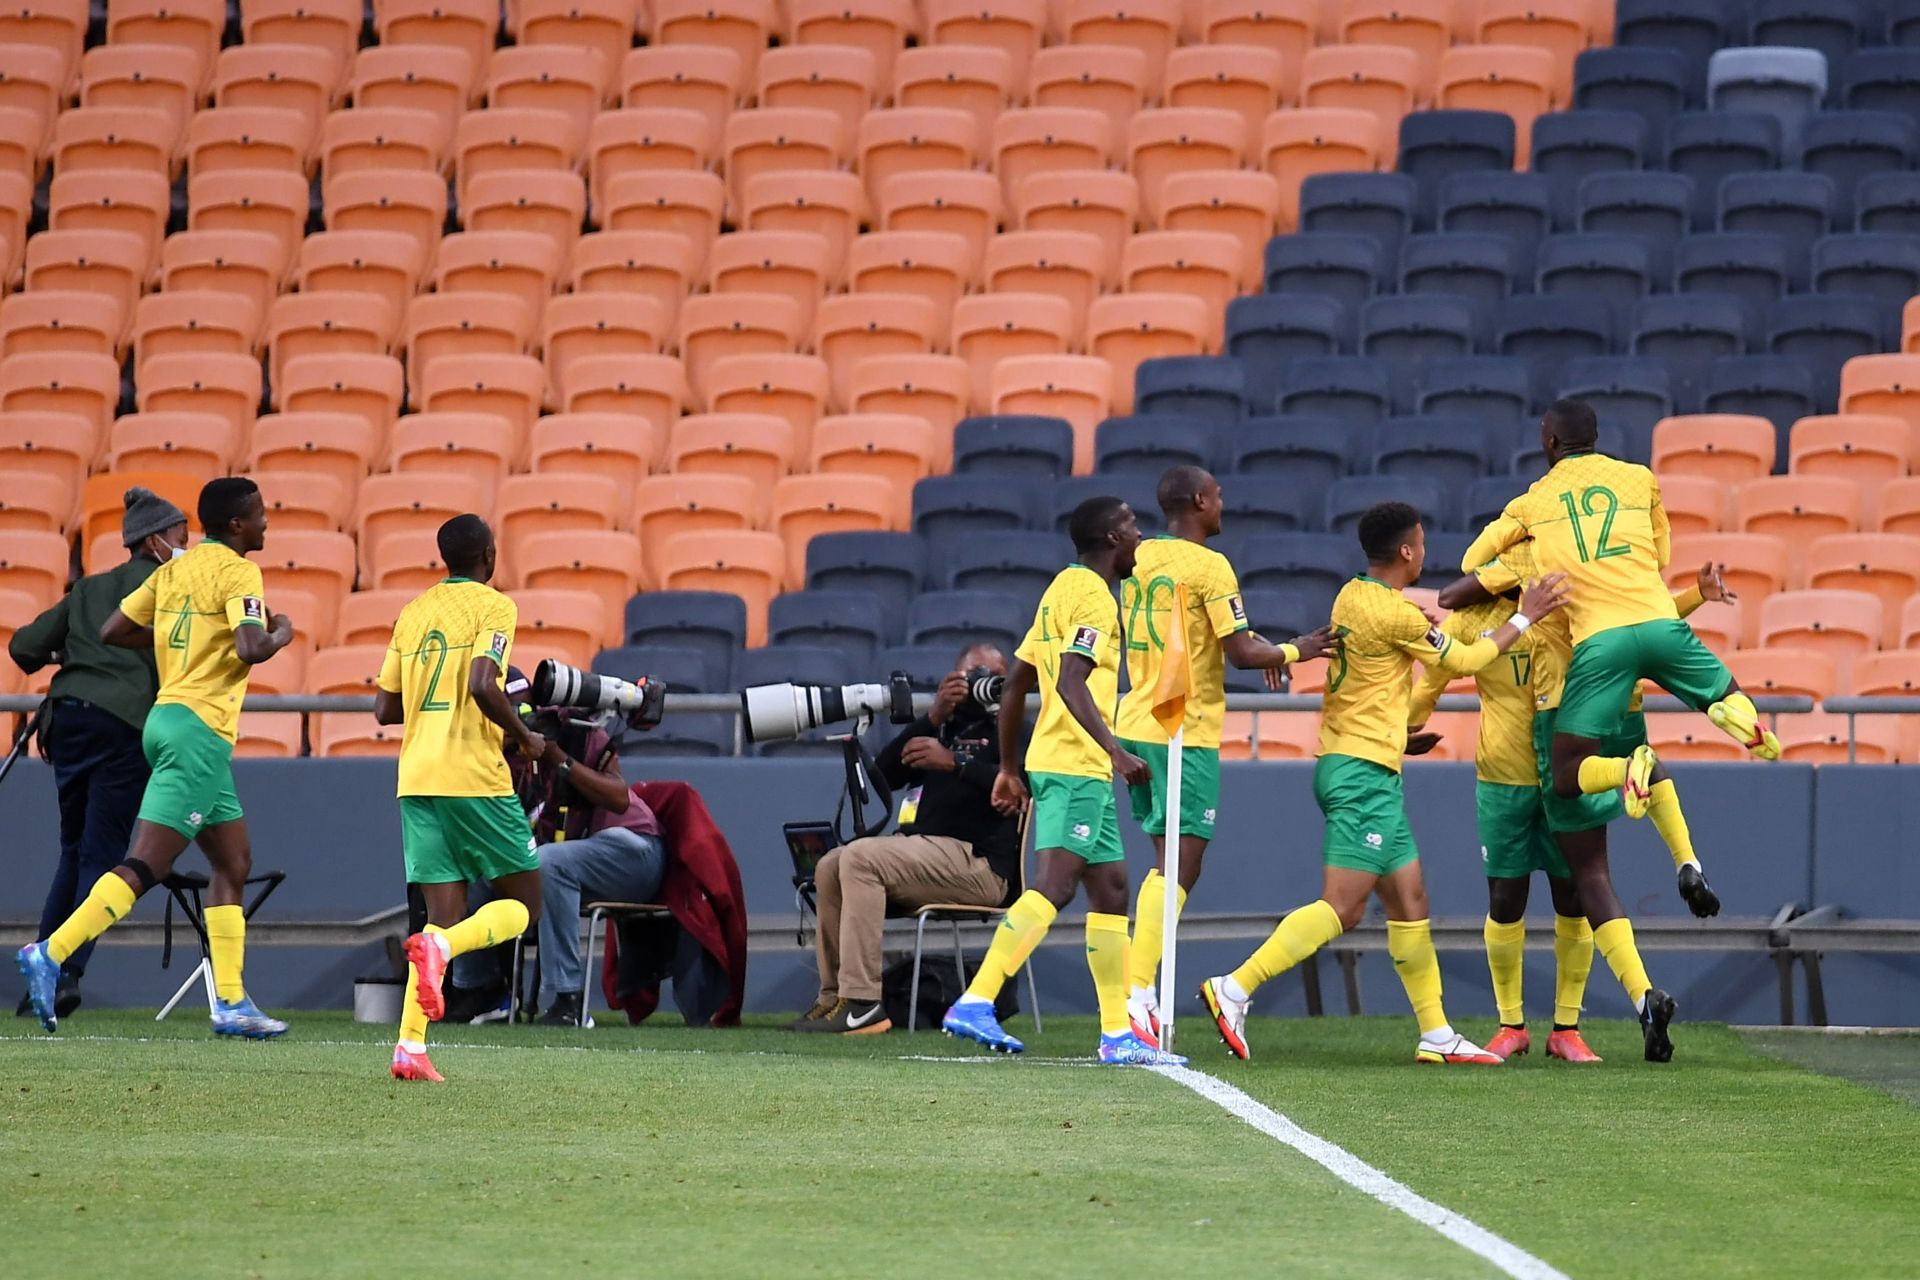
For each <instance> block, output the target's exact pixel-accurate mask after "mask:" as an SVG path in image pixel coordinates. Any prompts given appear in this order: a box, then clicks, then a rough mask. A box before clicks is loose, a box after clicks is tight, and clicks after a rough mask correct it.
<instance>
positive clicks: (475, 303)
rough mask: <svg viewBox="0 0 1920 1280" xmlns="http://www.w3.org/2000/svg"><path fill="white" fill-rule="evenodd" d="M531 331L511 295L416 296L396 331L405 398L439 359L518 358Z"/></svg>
mask: <svg viewBox="0 0 1920 1280" xmlns="http://www.w3.org/2000/svg"><path fill="white" fill-rule="evenodd" d="M291 296H292V297H300V296H303V295H300V294H294V295H291ZM313 296H315V297H321V298H325V297H341V298H346V297H358V298H361V299H366V300H369V301H371V299H370V298H369V296H368V295H365V294H326V293H320V294H315V295H313ZM285 301H286V299H282V302H285ZM276 305H278V304H276ZM535 332H536V330H535V327H534V322H533V318H532V317H531V316H530V315H529V314H528V312H527V306H526V303H525V302H524V301H522V300H521V299H520V298H518V297H516V296H514V295H512V294H506V293H483V292H479V291H471V292H462V293H423V294H419V295H417V296H415V297H414V298H413V299H412V300H411V301H410V302H408V303H407V312H406V322H405V325H404V326H403V328H402V330H401V334H402V339H403V341H404V347H405V351H406V357H407V388H408V394H409V395H410V396H413V397H418V396H419V395H420V394H421V393H422V387H421V374H422V373H424V372H425V371H426V369H427V368H428V367H429V366H430V365H432V364H433V362H434V361H436V360H438V359H440V358H441V357H442V356H447V355H506V356H517V355H524V354H526V352H527V350H528V349H529V348H530V347H531V346H532V345H533V338H534V334H535Z"/></svg>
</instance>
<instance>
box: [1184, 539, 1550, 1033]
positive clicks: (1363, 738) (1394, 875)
mask: <svg viewBox="0 0 1920 1280" xmlns="http://www.w3.org/2000/svg"><path fill="white" fill-rule="evenodd" d="M1359 533H1360V547H1361V550H1363V551H1364V552H1365V553H1366V557H1367V572H1365V573H1363V574H1361V575H1360V576H1358V577H1356V578H1354V579H1353V580H1352V581H1351V582H1349V583H1347V585H1346V586H1344V587H1342V588H1341V590H1340V594H1339V596H1338V597H1336V598H1335V600H1334V603H1333V624H1334V626H1335V627H1336V628H1337V629H1338V630H1339V632H1340V635H1341V638H1342V641H1343V648H1342V649H1341V651H1340V654H1339V656H1338V657H1336V658H1334V659H1333V662H1332V665H1331V668H1330V670H1329V671H1328V673H1327V691H1326V695H1325V699H1324V701H1323V703H1322V707H1323V710H1322V712H1321V717H1320V760H1319V763H1318V764H1317V765H1315V767H1314V771H1313V795H1314V799H1315V800H1316V801H1318V802H1319V805H1320V812H1321V813H1323V814H1324V815H1326V820H1327V827H1326V836H1325V841H1324V843H1323V845H1322V846H1321V856H1322V858H1323V859H1324V860H1325V863H1326V873H1325V878H1324V879H1323V880H1322V889H1321V895H1320V898H1319V900H1318V901H1316V902H1313V903H1310V904H1309V905H1307V906H1305V907H1302V908H1301V909H1300V910H1298V911H1295V912H1293V913H1292V914H1291V915H1289V916H1288V917H1287V918H1286V919H1284V920H1282V921H1281V922H1280V926H1279V928H1277V929H1275V930H1274V931H1273V936H1272V937H1271V938H1268V939H1267V940H1266V941H1265V942H1264V943H1262V944H1261V945H1260V948H1259V949H1258V950H1257V951H1255V952H1254V953H1253V955H1252V956H1250V957H1249V958H1248V960H1247V962H1246V963H1245V964H1243V965H1241V966H1240V967H1239V968H1238V969H1236V970H1234V971H1233V972H1232V973H1230V974H1222V975H1220V976H1219V977H1214V978H1208V979H1207V980H1206V981H1205V982H1203V983H1202V984H1201V985H1200V996H1201V998H1202V999H1203V1000H1205V1001H1206V1003H1207V1008H1208V1010H1209V1011H1210V1012H1211V1013H1212V1014H1213V1018H1214V1022H1215V1024H1216V1025H1217V1026H1218V1027H1219V1028H1220V1036H1221V1038H1222V1039H1224V1040H1225V1041H1226V1042H1227V1047H1228V1048H1229V1049H1231V1050H1232V1051H1233V1052H1234V1054H1235V1055H1236V1056H1238V1057H1242V1058H1245V1057H1247V1056H1248V1053H1249V1051H1248V1047H1247V1040H1246V1022H1247V1006H1248V1003H1249V1001H1250V1000H1251V999H1252V996H1253V992H1254V991H1255V990H1256V989H1257V988H1258V987H1259V986H1260V984H1261V983H1263V982H1266V981H1267V980H1268V979H1270V978H1272V977H1275V976H1276V975H1278V974H1281V973H1284V972H1286V971H1287V970H1288V969H1291V968H1292V967H1293V966H1294V965H1296V964H1298V963H1300V962H1301V961H1302V960H1304V959H1306V958H1307V957H1308V956H1310V955H1312V954H1313V953H1314V952H1316V951H1318V950H1319V949H1320V948H1321V947H1324V946H1325V945H1326V944H1327V943H1329V942H1332V941H1333V940H1334V939H1335V938H1337V937H1339V936H1340V935H1341V934H1342V933H1344V932H1346V931H1347V930H1348V929H1351V928H1353V927H1354V926H1355V925H1357V924H1359V923H1360V918H1361V915H1362V913H1363V912H1365V910H1366V906H1367V899H1368V898H1369V897H1370V896H1372V895H1373V894H1375V893H1378V894H1379V895H1380V901H1381V904H1382V905H1383V906H1385V907H1386V911H1387V951H1388V954H1390V955H1391V956H1392V957H1393V964H1394V969H1395V971H1396V972H1398V973H1399V975H1400V981H1401V983H1402V985H1404V986H1405V987H1406V989H1407V999H1408V1000H1409V1001H1410V1002H1411V1003H1412V1005H1413V1012H1414V1016H1415V1018H1416V1019H1418V1021H1419V1024H1420V1041H1419V1044H1418V1046H1417V1047H1416V1049H1415V1051H1414V1060H1415V1061H1416V1062H1425V1063H1474V1064H1481V1065H1498V1064H1499V1062H1500V1059H1498V1058H1496V1057H1494V1056H1492V1055H1491V1054H1489V1053H1487V1052H1486V1051H1485V1050H1483V1049H1481V1048H1480V1047H1479V1046H1478V1045H1475V1044H1473V1043H1472V1042H1471V1041H1469V1040H1467V1038H1466V1037H1465V1036H1462V1035H1459V1034H1457V1033H1456V1032H1455V1031H1454V1030H1453V1028H1452V1027H1451V1026H1450V1025H1448V1022H1447V1015H1446V1011H1445V1010H1444V1009H1443V1008H1442V1006H1441V1000H1440V958H1439V956H1438V955H1436V954H1435V953H1434V949H1433V934H1432V931H1431V929H1430V928H1429V925H1428V922H1427V889H1426V882H1425V881H1424V880H1423V879H1422V878H1421V874H1420V862H1419V857H1420V854H1419V850H1418V849H1417V848H1416V847H1415V846H1414V842H1413V832H1412V830H1411V829H1410V828H1409V827H1408V825H1407V812H1406V805H1405V802H1404V800H1403V799H1402V797H1401V793H1400V761H1401V757H1402V756H1403V755H1404V754H1406V753H1407V752H1408V751H1414V752H1415V753H1416V754H1417V753H1418V751H1421V750H1429V749H1431V747H1432V745H1433V740H1432V739H1428V740H1425V741H1422V742H1421V743H1418V744H1410V743H1409V741H1408V737H1407V723H1408V718H1407V717H1408V709H1409V703H1410V701H1411V699H1412V696H1413V680H1412V669H1413V665H1414V663H1416V662H1417V663H1419V664H1420V665H1422V666H1429V667H1431V666H1438V667H1440V668H1441V669H1442V670H1444V671H1447V672H1449V673H1451V674H1453V675H1472V674H1474V673H1475V672H1478V671H1481V670H1483V669H1485V668H1486V667H1488V666H1490V665H1492V664H1493V663H1494V662H1496V661H1498V660H1499V658H1500V655H1501V654H1503V653H1505V652H1506V651H1507V650H1508V649H1510V648H1511V647H1512V646H1513V643H1514V642H1515V641H1516V640H1518V639H1519V638H1520V637H1521V636H1522V635H1523V634H1525V633H1526V631H1527V629H1528V628H1529V627H1531V626H1532V625H1533V623H1534V620H1535V619H1537V618H1541V617H1544V616H1546V615H1547V614H1549V613H1551V612H1552V611H1553V610H1555V609H1557V608H1559V607H1560V605H1561V603H1562V602H1563V601H1564V599H1565V596H1564V594H1563V589H1564V584H1565V578H1564V577H1561V576H1559V575H1555V576H1553V577H1548V578H1544V579H1541V580H1540V581H1537V582H1534V583H1532V584H1531V585H1529V586H1528V588H1527V590H1526V593H1525V594H1524V595H1523V596H1522V597H1521V600H1520V611H1519V612H1518V613H1515V614H1514V615H1513V616H1512V617H1511V618H1509V619H1508V620H1507V621H1506V622H1504V623H1502V624H1501V625H1500V626H1499V627H1497V628H1495V630H1494V632H1493V634H1492V635H1490V636H1487V637H1485V638H1483V639H1478V640H1474V641H1472V642H1471V643H1459V642H1456V641H1454V640H1453V639H1452V638H1451V637H1449V636H1446V635H1444V634H1442V633H1441V631H1440V629H1439V628H1438V627H1437V626H1435V625H1434V624H1433V622H1432V621H1431V620H1430V619H1429V618H1428V617H1427V616H1426V614H1424V613H1422V612H1421V611H1420V609H1419V607H1418V606H1416V605H1415V604H1414V603H1413V602H1412V601H1411V600H1409V599H1407V598H1406V596H1405V595H1403V594H1401V593H1402V592H1403V591H1405V589H1406V588H1407V587H1409V586H1411V585H1413V583H1414V582H1416V581H1417V580H1418V579H1419V577H1420V570H1421V567H1422V565H1423V564H1424V562H1425V559H1426V546H1427V541H1426V532H1425V531H1424V530H1423V529H1422V528H1421V526H1420V513H1419V512H1417V511H1415V510H1414V509H1413V508H1412V507H1410V506H1408V505H1407V504H1406V503H1404V502H1383V503H1380V504H1379V505H1377V506H1375V507H1372V508H1370V509H1369V510H1368V511H1367V512H1366V514H1365V515H1363V516H1361V518H1360V529H1359Z"/></svg>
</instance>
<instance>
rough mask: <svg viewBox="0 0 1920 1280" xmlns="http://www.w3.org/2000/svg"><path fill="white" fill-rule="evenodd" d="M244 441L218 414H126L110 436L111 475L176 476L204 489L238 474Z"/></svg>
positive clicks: (182, 411) (179, 411) (172, 411)
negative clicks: (166, 473) (220, 478)
mask: <svg viewBox="0 0 1920 1280" xmlns="http://www.w3.org/2000/svg"><path fill="white" fill-rule="evenodd" d="M244 440H245V436H244V435H242V434H241V432H240V431H238V430H236V429H235V427H234V424H233V423H231V422H229V421H228V420H226V419H225V418H222V417H220V416H219V415H217V414H212V413H204V412H194V411H192V410H189V409H156V410H152V411H143V412H140V413H129V414H124V415H122V416H121V417H119V418H116V419H115V420H114V423H113V426H112V428H111V429H110V430H109V431H108V432H107V467H108V469H109V470H111V471H115V472H121V471H177V472H180V473H181V474H183V475H188V476H192V477H193V480H194V483H195V484H197V485H203V484H205V483H206V482H207V481H209V480H212V479H213V478H215V477H216V476H224V475H226V474H227V473H228V472H229V471H231V470H232V469H233V464H234V461H235V459H236V458H238V457H239V455H240V450H241V446H242V444H243V442H244Z"/></svg>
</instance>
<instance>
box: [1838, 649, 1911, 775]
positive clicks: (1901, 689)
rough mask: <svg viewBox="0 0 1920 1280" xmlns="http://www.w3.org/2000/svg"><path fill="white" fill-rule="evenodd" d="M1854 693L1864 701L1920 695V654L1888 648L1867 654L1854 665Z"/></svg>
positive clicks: (1908, 650) (1909, 650)
mask: <svg viewBox="0 0 1920 1280" xmlns="http://www.w3.org/2000/svg"><path fill="white" fill-rule="evenodd" d="M1852 692H1853V693H1854V694H1855V695H1856V696H1857V697H1862V698H1900V697H1909V696H1912V695H1916V694H1920V653H1915V652H1913V651H1912V650H1911V649H1888V650H1885V651H1884V652H1881V653H1869V654H1865V655H1863V656H1862V657H1860V658H1859V659H1857V660H1856V661H1855V662H1854V664H1853V690H1852ZM1908 763H1909V764H1911V763H1914V762H1913V761H1911V760H1910V761H1908Z"/></svg>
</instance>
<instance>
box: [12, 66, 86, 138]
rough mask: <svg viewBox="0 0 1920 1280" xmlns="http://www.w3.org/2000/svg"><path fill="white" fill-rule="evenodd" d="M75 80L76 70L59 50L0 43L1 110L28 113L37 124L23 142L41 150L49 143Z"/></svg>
mask: <svg viewBox="0 0 1920 1280" xmlns="http://www.w3.org/2000/svg"><path fill="white" fill-rule="evenodd" d="M72 79H73V67H72V65H71V64H70V63H69V62H68V61H67V58H66V57H65V55H64V54H62V53H61V51H60V50H58V49H51V48H48V47H46V46H45V45H37V44H26V43H14V42H12V41H8V42H6V43H4V44H0V107H11V108H15V109H17V110H20V111H25V112H26V113H27V114H28V115H30V116H31V117H32V118H33V120H34V122H35V127H34V128H33V129H32V131H31V132H30V133H29V134H27V135H25V136H23V137H22V138H21V139H20V141H21V142H22V143H25V144H31V145H32V146H34V147H36V148H38V147H40V146H41V145H43V144H44V143H45V142H46V140H47V135H48V131H49V130H50V129H51V128H52V126H53V117H54V116H55V115H56V114H57V113H58V112H59V110H60V108H61V107H63V106H65V105H66V102H67V98H68V92H67V90H68V87H69V85H70V83H71V82H72Z"/></svg>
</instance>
